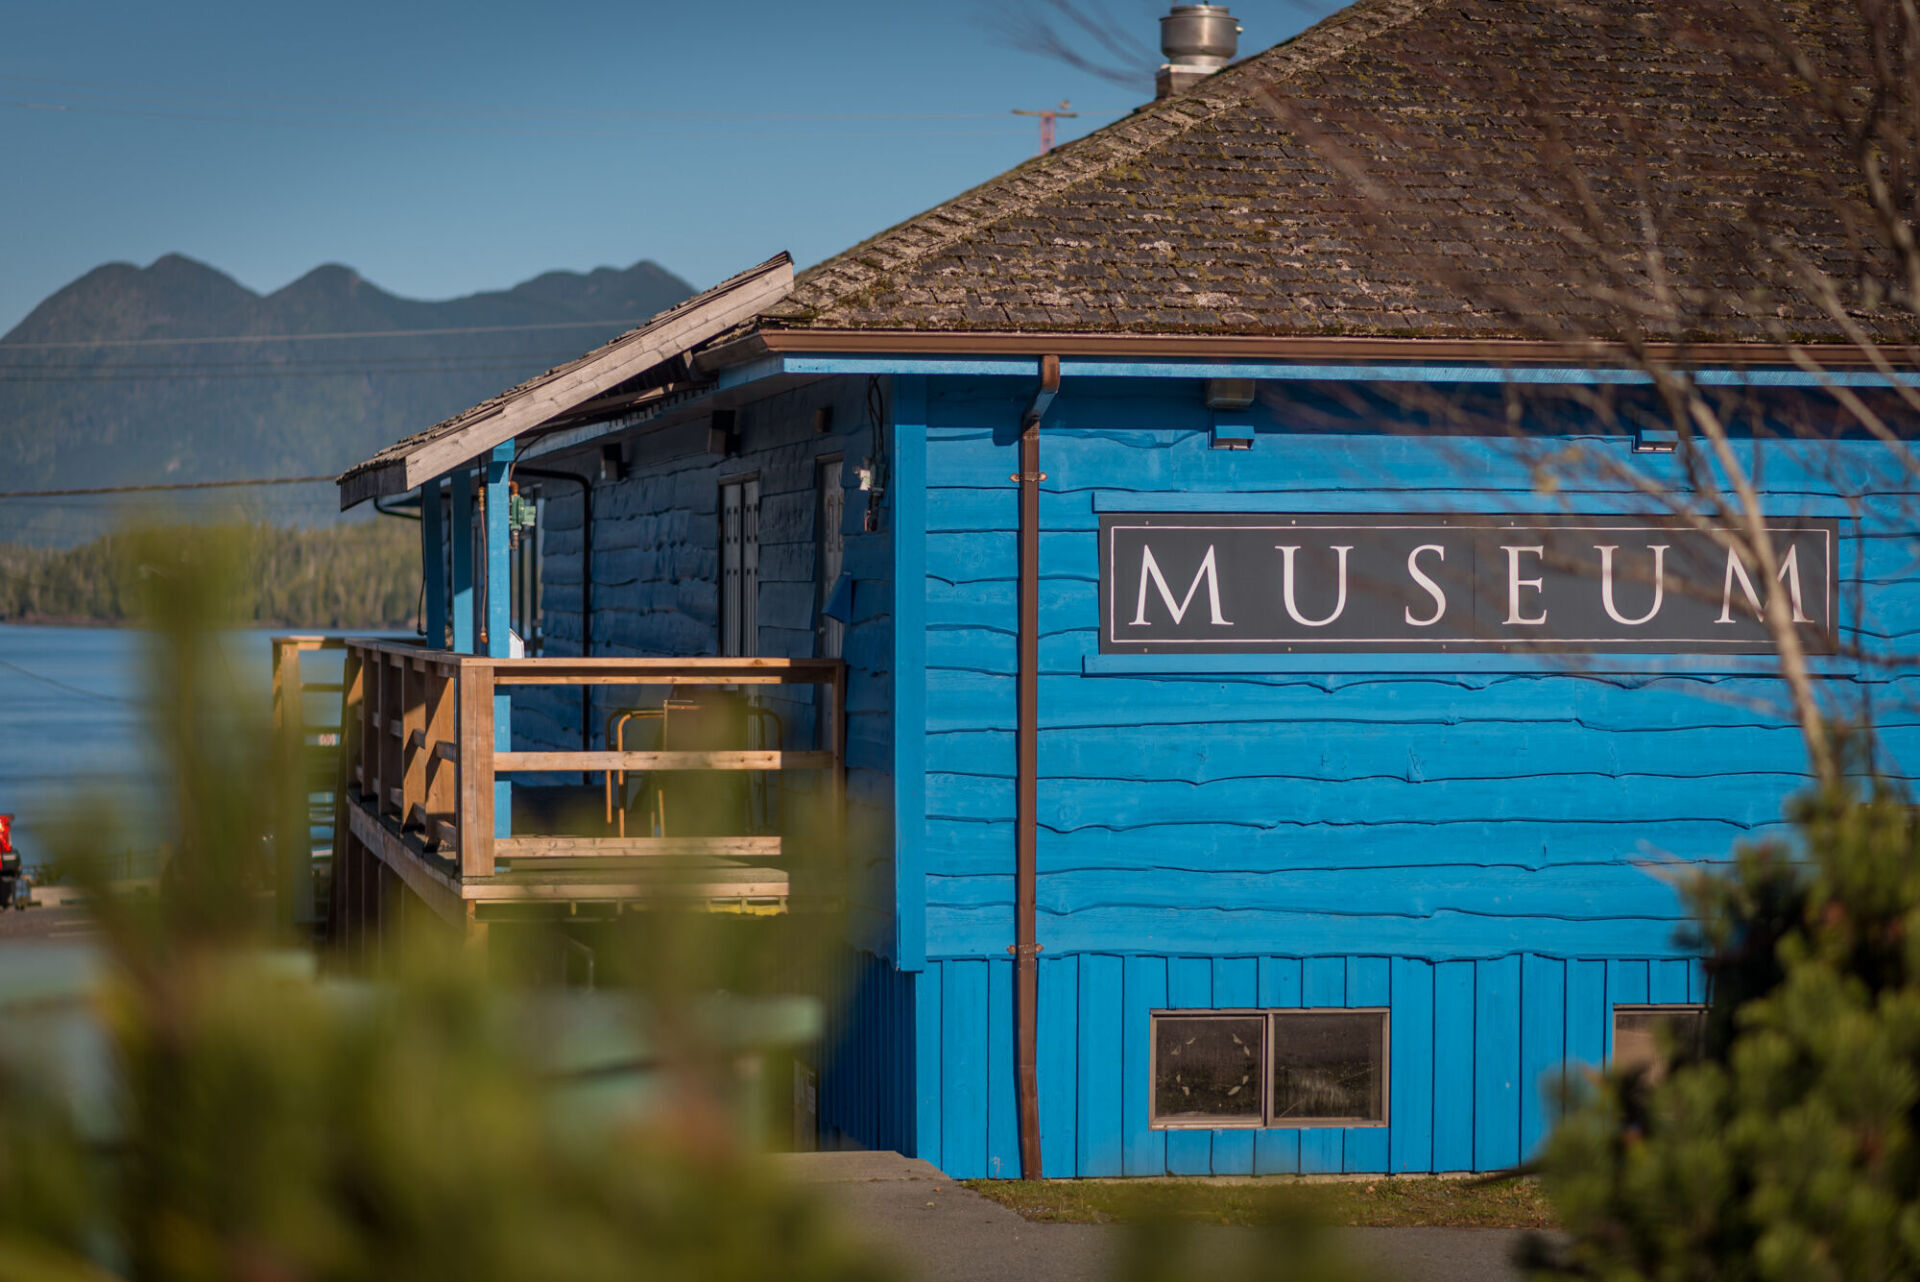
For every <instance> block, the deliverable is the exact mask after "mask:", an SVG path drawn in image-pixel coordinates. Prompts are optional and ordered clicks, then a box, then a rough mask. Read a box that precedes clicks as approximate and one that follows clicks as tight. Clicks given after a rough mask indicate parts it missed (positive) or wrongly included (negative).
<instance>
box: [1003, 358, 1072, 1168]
mask: <svg viewBox="0 0 1920 1282" xmlns="http://www.w3.org/2000/svg"><path fill="white" fill-rule="evenodd" d="M1059 391H1060V358H1059V357H1058V356H1043V357H1041V358H1040V389H1039V390H1038V391H1037V392H1035V393H1034V397H1033V401H1032V402H1031V403H1030V404H1029V405H1028V406H1027V411H1026V413H1025V414H1024V415H1023V416H1022V417H1021V421H1020V473H1019V476H1018V477H1017V479H1018V480H1019V482H1020V645H1019V651H1020V656H1019V678H1018V682H1017V696H1016V697H1017V700H1018V703H1019V711H1018V714H1017V718H1016V722H1015V725H1016V730H1015V735H1014V762H1015V775H1016V779H1015V783H1014V812H1015V822H1014V892H1013V915H1014V936H1013V938H1014V944H1013V947H1012V948H1010V949H1008V950H1007V951H1009V952H1011V953H1012V954H1013V958H1014V960H1013V1006H1014V1019H1015V1025H1014V1060H1015V1070H1016V1076H1015V1080H1014V1095H1015V1098H1016V1099H1017V1100H1018V1101H1019V1108H1020V1174H1021V1177H1022V1178H1023V1179H1029V1180H1037V1179H1040V1178H1041V1169H1040V1083H1039V1072H1038V1069H1037V1068H1036V1061H1037V1060H1038V1058H1039V1054H1038V1045H1039V1041H1040V1019H1039V1006H1040V966H1039V961H1038V955H1039V952H1040V944H1039V942H1038V939H1037V938H1036V930H1035V917H1036V915H1037V909H1036V904H1035V900H1036V897H1037V895H1036V882H1037V872H1038V866H1039V858H1038V839H1039V806H1038V790H1039V749H1040V482H1042V481H1044V480H1046V479H1047V478H1046V474H1045V473H1044V472H1042V471H1041V470H1040V419H1041V418H1042V416H1044V415H1045V414H1046V412H1047V406H1048V405H1050V404H1052V402H1053V398H1054V397H1055V396H1056V395H1057V394H1058V393H1059Z"/></svg>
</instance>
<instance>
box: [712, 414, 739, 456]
mask: <svg viewBox="0 0 1920 1282" xmlns="http://www.w3.org/2000/svg"><path fill="white" fill-rule="evenodd" d="M739 423H740V420H739V417H738V416H737V415H736V414H735V413H734V412H733V411H732V410H715V411H714V412H713V417H712V418H710V419H708V420H707V453H709V454H718V455H720V457H722V458H731V457H733V456H734V455H735V454H738V453H739V452H740V428H739Z"/></svg>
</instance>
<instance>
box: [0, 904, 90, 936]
mask: <svg viewBox="0 0 1920 1282" xmlns="http://www.w3.org/2000/svg"><path fill="white" fill-rule="evenodd" d="M95 934H96V931H95V929H94V924H93V921H92V920H91V919H90V918H89V917H88V916H87V914H86V912H85V911H84V910H82V909H80V908H65V907H61V908H26V909H19V910H15V909H11V908H8V909H0V942H5V943H12V942H15V941H27V940H58V941H62V942H64V941H66V940H70V939H90V938H93V937H94V935H95Z"/></svg>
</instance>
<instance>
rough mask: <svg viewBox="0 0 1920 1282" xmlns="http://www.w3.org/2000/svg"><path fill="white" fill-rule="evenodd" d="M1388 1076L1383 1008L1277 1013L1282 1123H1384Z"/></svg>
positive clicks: (1276, 1099)
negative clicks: (1373, 1009) (1366, 1010)
mask: <svg viewBox="0 0 1920 1282" xmlns="http://www.w3.org/2000/svg"><path fill="white" fill-rule="evenodd" d="M1386 1079H1387V1017H1386V1015H1385V1014H1384V1013H1383V1012H1377V1011H1373V1012H1354V1011H1344V1010H1329V1011H1309V1010H1303V1011H1284V1012H1282V1011H1276V1012H1274V1015H1273V1117H1274V1121H1275V1122H1276V1123H1285V1122H1383V1121H1385V1120H1386V1117H1387V1104H1386V1099H1387V1093H1386V1089H1385V1087H1386Z"/></svg>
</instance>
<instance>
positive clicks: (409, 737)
mask: <svg viewBox="0 0 1920 1282" xmlns="http://www.w3.org/2000/svg"><path fill="white" fill-rule="evenodd" d="M425 668H426V663H425V662H424V661H423V660H421V659H408V660H407V661H406V664H405V667H404V668H403V669H402V672H401V689H402V690H403V691H404V697H403V698H402V700H401V702H402V703H403V704H404V705H405V706H404V707H403V709H402V711H401V714H400V777H401V784H400V826H401V827H402V828H405V827H407V826H409V825H411V824H412V823H413V822H414V810H415V809H416V808H418V809H419V811H420V813H421V816H422V818H424V817H425V814H426V807H427V770H428V766H429V763H430V762H431V761H432V759H433V750H432V748H431V747H430V746H429V745H428V743H427V741H426V739H427V691H426V687H427V683H428V681H429V680H430V678H429V677H428V675H427V673H426V671H425ZM423 826H424V825H423Z"/></svg>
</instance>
